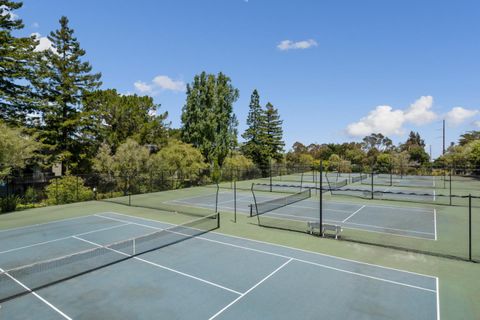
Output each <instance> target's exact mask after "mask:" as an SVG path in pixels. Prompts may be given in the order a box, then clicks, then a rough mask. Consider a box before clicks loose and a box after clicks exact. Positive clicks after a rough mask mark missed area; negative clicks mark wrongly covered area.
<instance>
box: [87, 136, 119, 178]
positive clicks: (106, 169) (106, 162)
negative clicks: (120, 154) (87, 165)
mask: <svg viewBox="0 0 480 320" xmlns="http://www.w3.org/2000/svg"><path fill="white" fill-rule="evenodd" d="M115 165H116V164H115V159H114V157H113V155H112V149H111V148H110V146H109V145H108V144H106V143H102V145H101V146H100V148H99V149H98V153H97V155H96V157H95V158H94V159H93V169H94V170H95V171H97V172H101V173H104V174H107V175H108V176H109V177H113V176H115V174H116V171H117V168H116V166H115Z"/></svg>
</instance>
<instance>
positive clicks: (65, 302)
mask: <svg viewBox="0 0 480 320" xmlns="http://www.w3.org/2000/svg"><path fill="white" fill-rule="evenodd" d="M171 227H172V226H171V225H169V224H166V223H161V222H158V221H153V220H147V219H142V218H138V217H132V216H128V215H123V214H119V213H114V212H105V213H99V214H95V215H91V216H86V217H81V218H75V219H68V220H62V221H57V222H51V223H46V224H40V225H34V226H30V227H25V228H17V229H11V230H5V231H1V232H0V267H1V268H2V269H4V270H5V269H11V268H15V267H17V266H20V265H25V264H28V263H34V262H37V261H39V260H45V259H49V258H54V257H58V256H63V255H69V254H70V253H71V252H77V251H79V250H84V249H90V248H95V247H98V246H102V245H106V244H109V243H112V242H115V241H120V240H124V239H128V238H131V237H137V236H139V235H142V234H146V233H148V232H151V231H152V230H164V229H167V228H171ZM42 272H44V273H40V274H38V275H37V276H48V275H49V274H50V273H54V272H55V270H44V271H42ZM0 292H1V289H0ZM27 306H28V308H27ZM438 310H439V301H438V279H437V278H436V277H431V276H426V275H421V274H416V273H410V272H405V271H400V270H395V269H389V268H384V267H380V266H375V265H370V264H365V263H359V262H355V261H351V260H345V259H339V258H335V257H331V256H327V255H322V254H316V253H312V252H308V251H301V250H296V249H293V248H288V247H282V246H277V245H272V244H268V243H263V242H257V241H252V240H247V239H243V238H237V237H231V236H226V235H221V234H218V233H214V232H210V233H206V234H203V235H201V236H197V237H193V238H189V239H187V240H185V241H181V242H178V243H176V244H173V245H170V246H167V247H164V248H162V249H159V250H155V251H151V252H147V253H145V254H141V255H138V256H135V257H132V258H131V259H128V260H125V261H122V262H119V263H115V264H112V265H110V266H108V267H105V268H101V269H98V270H96V271H92V272H89V273H86V274H84V275H81V276H78V277H75V278H72V279H69V280H66V281H63V282H60V283H57V284H54V285H51V286H48V287H45V288H43V289H40V290H38V291H35V292H34V293H33V294H32V293H29V294H26V295H23V296H20V297H17V298H15V299H12V300H8V301H6V302H4V303H3V304H2V305H1V308H0V319H9V320H11V319H25V318H28V317H31V316H32V315H35V319H298V318H303V319H319V318H327V319H328V318H335V319H385V318H390V319H439V314H438ZM27 312H28V314H26V313H27Z"/></svg>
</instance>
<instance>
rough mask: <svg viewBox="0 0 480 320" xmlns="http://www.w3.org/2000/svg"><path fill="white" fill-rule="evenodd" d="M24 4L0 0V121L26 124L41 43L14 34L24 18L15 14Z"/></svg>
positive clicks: (20, 26)
mask: <svg viewBox="0 0 480 320" xmlns="http://www.w3.org/2000/svg"><path fill="white" fill-rule="evenodd" d="M21 7H22V3H20V2H13V1H8V0H0V70H1V72H0V120H1V119H3V120H4V121H5V122H7V123H9V124H15V125H24V124H25V123H26V118H27V115H28V114H29V113H30V112H31V111H32V106H33V100H34V95H33V91H32V87H31V84H30V79H32V77H33V70H32V65H33V60H34V59H33V56H34V50H35V47H36V46H37V44H38V42H37V41H36V40H35V38H34V37H14V36H13V35H12V32H14V31H16V30H21V29H22V28H23V27H24V25H23V23H22V20H20V19H17V18H16V16H15V15H14V14H13V11H14V10H17V9H20V8H21Z"/></svg>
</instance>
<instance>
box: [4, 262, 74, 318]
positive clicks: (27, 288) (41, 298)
mask: <svg viewBox="0 0 480 320" xmlns="http://www.w3.org/2000/svg"><path fill="white" fill-rule="evenodd" d="M0 272H3V274H5V275H6V276H7V277H9V278H10V279H12V280H13V281H15V282H16V283H17V284H19V285H20V286H21V287H23V288H24V289H25V290H27V292H29V293H31V294H32V295H33V296H35V297H36V298H37V299H39V300H40V301H42V302H43V303H45V304H46V305H47V306H49V307H50V308H51V309H53V310H54V311H56V312H57V313H58V314H60V315H61V316H62V317H64V318H65V319H68V320H72V318H70V317H69V316H67V315H66V314H65V313H63V312H62V311H61V310H60V309H58V308H57V307H55V306H54V305H53V304H51V303H50V302H48V301H47V300H46V299H45V298H43V297H42V296H40V295H39V294H38V293H36V292H34V291H32V290H31V289H30V288H29V287H27V286H26V285H25V284H23V283H22V282H20V281H19V280H17V279H15V278H14V277H13V276H11V275H10V274H9V273H8V272H5V271H4V270H3V269H0Z"/></svg>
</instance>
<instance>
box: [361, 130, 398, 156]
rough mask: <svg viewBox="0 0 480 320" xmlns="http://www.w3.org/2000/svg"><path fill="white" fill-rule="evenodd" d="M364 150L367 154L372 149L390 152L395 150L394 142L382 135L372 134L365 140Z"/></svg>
mask: <svg viewBox="0 0 480 320" xmlns="http://www.w3.org/2000/svg"><path fill="white" fill-rule="evenodd" d="M363 148H364V150H365V151H367V152H368V151H370V150H372V149H376V150H377V151H380V152H383V151H389V150H391V149H392V148H393V142H392V140H391V139H390V138H388V137H386V136H384V135H383V134H381V133H372V134H371V135H369V136H366V137H365V138H363Z"/></svg>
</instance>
